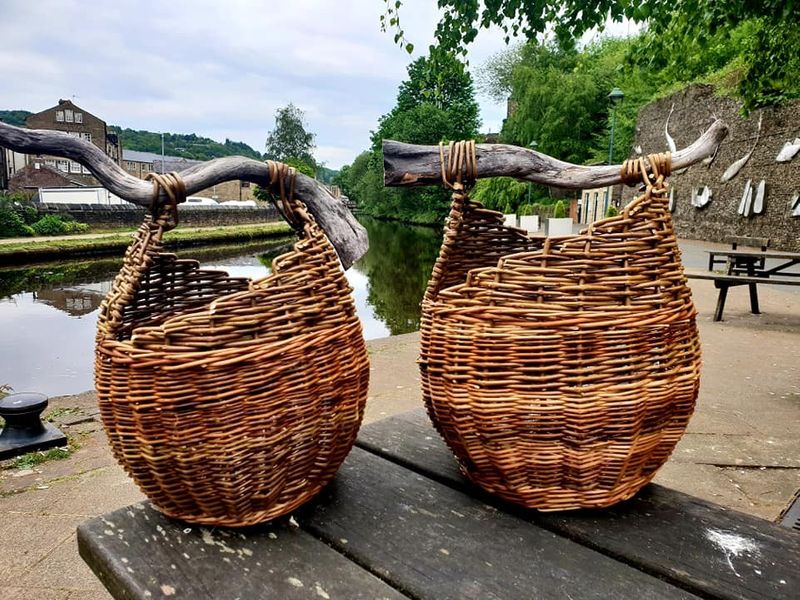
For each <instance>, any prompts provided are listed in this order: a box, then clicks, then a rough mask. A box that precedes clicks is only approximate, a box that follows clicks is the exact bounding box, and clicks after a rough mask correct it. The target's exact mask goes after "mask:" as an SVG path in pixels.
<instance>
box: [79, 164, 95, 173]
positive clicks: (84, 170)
mask: <svg viewBox="0 0 800 600" xmlns="http://www.w3.org/2000/svg"><path fill="white" fill-rule="evenodd" d="M81 173H83V174H84V175H91V174H92V172H91V171H90V170H89V169H87V168H86V167H84V166H83V165H81Z"/></svg>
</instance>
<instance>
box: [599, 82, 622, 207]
mask: <svg viewBox="0 0 800 600" xmlns="http://www.w3.org/2000/svg"><path fill="white" fill-rule="evenodd" d="M623 98H625V94H624V93H623V92H622V90H621V89H619V88H618V87H615V88H614V89H612V90H611V92H610V93H609V94H608V101H609V102H610V103H611V135H610V136H609V140H608V164H609V165H611V164H613V163H614V126H615V125H616V124H617V123H616V122H617V104H619V103H620V102H622V100H623ZM610 200H611V198H609V189H608V188H606V201H605V206H604V207H603V215H604V216H605V214H606V211H607V210H608V204H609V202H610Z"/></svg>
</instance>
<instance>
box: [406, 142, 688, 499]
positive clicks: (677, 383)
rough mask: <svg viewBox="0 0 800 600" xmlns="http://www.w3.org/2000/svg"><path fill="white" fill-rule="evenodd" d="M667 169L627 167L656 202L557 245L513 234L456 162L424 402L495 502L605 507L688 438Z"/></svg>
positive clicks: (431, 293) (660, 159)
mask: <svg viewBox="0 0 800 600" xmlns="http://www.w3.org/2000/svg"><path fill="white" fill-rule="evenodd" d="M453 152H454V149H453V148H452V147H451V149H450V155H451V156H452V155H453ZM444 162H445V161H444V159H443V164H444ZM646 166H649V167H650V169H651V172H650V173H649V174H648V172H647V169H646V168H645V167H646ZM450 168H451V169H453V168H454V167H453V165H452V164H451V165H450ZM668 172H669V155H655V156H650V157H648V164H645V163H644V161H643V160H642V161H638V162H635V163H630V164H626V167H625V173H626V175H627V178H628V180H629V181H630V180H631V179H633V178H636V179H639V180H641V179H644V181H645V184H646V189H645V191H644V192H643V193H642V194H641V195H640V196H639V197H638V198H636V200H634V201H633V202H632V203H630V204H629V205H628V206H626V207H625V208H624V210H623V211H622V214H620V215H619V216H617V217H613V218H609V219H605V220H602V221H599V222H596V223H594V224H592V225H591V226H590V227H589V228H588V229H587V230H585V231H582V232H581V234H580V235H575V236H570V237H564V238H553V239H545V238H539V239H534V238H528V237H527V236H526V235H525V234H524V233H523V232H522V231H521V230H517V229H513V228H507V227H504V226H503V225H502V215H501V214H500V213H496V212H493V211H488V210H485V209H483V208H482V207H481V206H480V204H478V203H476V202H472V201H470V200H469V199H468V197H467V193H466V189H465V186H464V184H463V183H462V178H463V177H462V175H464V173H463V172H462V167H461V165H460V164H459V165H456V166H455V169H454V170H453V171H451V172H450V173H449V175H450V178H451V180H453V179H456V180H457V181H456V183H454V184H453V186H452V187H453V188H454V193H453V203H452V208H451V212H450V217H449V220H448V224H447V226H446V231H445V238H444V242H443V244H442V249H441V253H440V256H439V259H438V261H437V264H436V266H435V268H434V274H433V276H432V277H431V280H430V282H429V287H428V290H427V292H426V296H425V299H424V300H423V319H422V349H421V358H420V365H421V374H422V387H423V396H424V400H425V403H426V407H427V409H428V413H429V415H430V417H431V419H432V421H433V423H434V425H435V426H436V428H437V430H438V431H439V433H440V434H441V435H442V437H443V438H444V440H445V441H446V442H447V444H448V446H449V447H450V449H451V450H452V451H453V453H454V454H455V455H456V457H457V459H458V461H459V464H460V467H461V469H462V471H463V472H464V473H465V474H466V475H467V476H468V477H469V478H470V479H472V480H473V481H474V482H475V483H477V484H478V485H480V486H481V487H483V488H484V489H486V490H487V491H489V492H490V493H493V494H496V495H498V496H500V497H502V498H504V499H505V500H508V501H511V502H514V503H517V504H521V505H523V506H526V507H529V508H537V509H540V510H563V509H574V508H581V507H602V506H608V505H610V504H613V503H615V502H619V501H621V500H625V499H627V498H630V497H631V496H632V495H633V494H635V493H636V492H637V491H638V490H639V489H640V488H641V487H642V486H643V485H645V484H646V483H647V482H649V481H650V480H651V479H652V478H653V476H654V474H655V472H656V470H657V469H658V468H659V467H660V466H661V465H662V464H663V463H664V462H665V461H666V460H667V458H668V456H669V454H670V453H671V452H672V450H673V448H674V447H675V444H676V443H677V442H678V440H679V439H680V437H681V435H682V434H683V431H684V430H685V428H686V425H687V423H688V420H689V417H690V416H691V414H692V411H693V409H694V403H695V399H696V397H697V392H698V385H699V368H700V349H699V341H698V335H697V329H696V326H695V309H694V306H693V304H692V300H691V295H690V292H689V288H688V287H687V285H686V279H685V277H684V275H683V268H682V266H681V262H680V252H679V250H678V246H677V242H676V239H675V234H674V232H673V228H672V221H671V217H670V213H669V211H668V210H667V203H668V199H667V193H666V190H667V186H666V183H665V182H664V175H665V174H668ZM466 175H467V176H469V175H470V173H469V169H467V173H466ZM445 180H447V178H445ZM498 254H502V256H501V257H500V258H499V259H498Z"/></svg>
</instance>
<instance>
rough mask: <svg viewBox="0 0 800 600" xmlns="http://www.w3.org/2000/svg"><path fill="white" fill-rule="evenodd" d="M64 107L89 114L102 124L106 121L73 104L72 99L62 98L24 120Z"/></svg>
mask: <svg viewBox="0 0 800 600" xmlns="http://www.w3.org/2000/svg"><path fill="white" fill-rule="evenodd" d="M65 108H71V109H72V110H75V111H78V112H82V113H83V114H84V115H89V116H90V117H93V118H95V119H97V120H98V121H102V123H103V125H105V124H106V122H105V121H103V119H101V118H100V117H98V116H97V115H95V114H93V113H90V112H89V111H88V110H86V109H85V108H81V107H80V106H78V105H77V104H75V103H74V102H73V101H72V100H64V99H61V100H59V101H58V104H56V105H55V106H51V107H50V108H45V109H44V110H40V111H39V112H35V113H32V114H30V115H28V116H27V117H26V118H25V121H26V122H27V120H28V119H30V118H31V117H35V116H37V115H41V114H42V113H46V112H50V111H51V110H64V109H65Z"/></svg>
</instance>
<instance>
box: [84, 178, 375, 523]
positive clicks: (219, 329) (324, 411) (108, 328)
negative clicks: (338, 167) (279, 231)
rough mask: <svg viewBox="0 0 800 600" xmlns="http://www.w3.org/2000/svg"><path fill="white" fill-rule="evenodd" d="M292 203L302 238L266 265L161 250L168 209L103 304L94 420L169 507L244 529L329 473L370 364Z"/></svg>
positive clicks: (138, 241)
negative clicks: (242, 270)
mask: <svg viewBox="0 0 800 600" xmlns="http://www.w3.org/2000/svg"><path fill="white" fill-rule="evenodd" d="M271 166H272V167H273V168H274V170H277V171H278V175H276V176H281V177H282V175H281V173H283V172H284V171H285V169H282V168H281V166H280V165H278V167H275V165H271ZM162 184H163V181H162ZM156 190H158V186H156ZM289 204H290V206H291V215H287V216H291V219H293V220H294V221H295V222H296V223H299V224H300V226H301V231H300V240H299V241H298V242H297V243H296V244H295V245H294V249H293V250H292V251H291V252H289V253H287V254H284V255H282V256H280V257H278V258H276V259H275V261H274V263H273V270H272V274H271V275H269V276H268V277H265V278H263V279H258V280H253V281H251V280H249V279H244V278H234V277H229V276H228V275H227V274H226V273H223V272H219V271H211V270H205V269H200V268H199V267H198V263H197V262H196V261H193V260H185V259H177V258H176V257H175V256H174V255H173V254H165V253H163V252H162V245H161V237H162V234H163V232H164V230H165V229H167V228H168V227H169V226H170V216H171V213H174V207H173V208H171V209H170V208H169V207H167V208H165V209H164V210H162V211H161V214H160V216H158V218H150V217H148V218H147V219H146V221H145V223H144V224H143V225H142V227H141V228H140V229H139V231H138V232H137V233H136V235H135V238H134V240H133V243H132V244H131V245H130V247H129V248H128V250H127V252H126V254H125V259H124V264H123V266H122V269H121V271H120V273H119V275H118V276H117V278H116V279H115V280H114V283H113V286H112V289H111V291H110V292H109V294H108V296H107V297H106V299H105V301H104V302H103V305H102V308H101V312H100V318H99V322H98V331H97V346H96V366H95V382H96V387H97V394H98V398H99V403H100V412H101V415H102V419H103V424H104V425H105V429H106V432H107V434H108V439H109V441H110V443H111V448H112V450H113V453H114V456H115V457H116V459H117V460H118V461H119V462H120V463H121V464H122V466H123V467H124V468H125V470H126V471H127V472H128V474H129V475H130V476H131V477H132V478H133V479H134V481H135V482H136V483H137V484H138V486H139V487H140V488H141V490H142V491H143V492H144V493H145V494H146V495H147V496H148V498H150V500H152V502H153V504H154V505H155V506H156V507H157V508H158V509H159V510H161V511H162V512H163V513H165V514H166V515H168V516H171V517H175V518H179V519H182V520H185V521H187V522H190V523H198V524H207V525H226V526H244V525H252V524H255V523H259V522H262V521H265V520H268V519H272V518H275V517H277V516H280V515H283V514H285V513H287V512H289V511H291V510H292V509H294V508H296V507H297V506H299V505H300V504H302V503H304V502H306V501H307V500H309V499H310V498H311V497H313V496H314V495H315V494H316V493H317V492H319V491H320V490H321V489H322V487H323V486H324V485H325V484H326V483H327V482H328V481H330V479H331V478H332V477H333V476H334V474H335V473H336V471H337V469H338V468H339V466H340V464H341V463H342V461H343V460H344V458H345V456H346V455H347V453H348V452H349V451H350V448H351V447H352V445H353V442H354V441H355V436H356V433H357V431H358V427H359V425H360V423H361V418H362V416H363V410H364V405H365V402H366V395H367V383H368V376H369V367H368V361H367V354H366V347H365V344H364V339H363V336H362V332H361V325H360V323H359V320H358V318H357V317H356V314H355V307H354V304H353V300H352V298H351V295H350V293H351V289H350V286H349V285H348V283H347V280H346V279H345V276H344V273H343V272H342V269H341V265H340V262H339V259H338V257H337V255H336V253H335V250H334V249H333V247H332V246H331V244H330V242H329V241H328V240H327V238H326V237H325V235H324V234H323V232H322V231H321V229H320V228H319V227H318V226H317V225H316V224H315V223H314V221H313V218H312V217H310V215H308V213H307V212H306V211H305V209H304V207H303V206H302V204H301V203H299V202H298V201H293V200H291V199H290V201H289Z"/></svg>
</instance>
